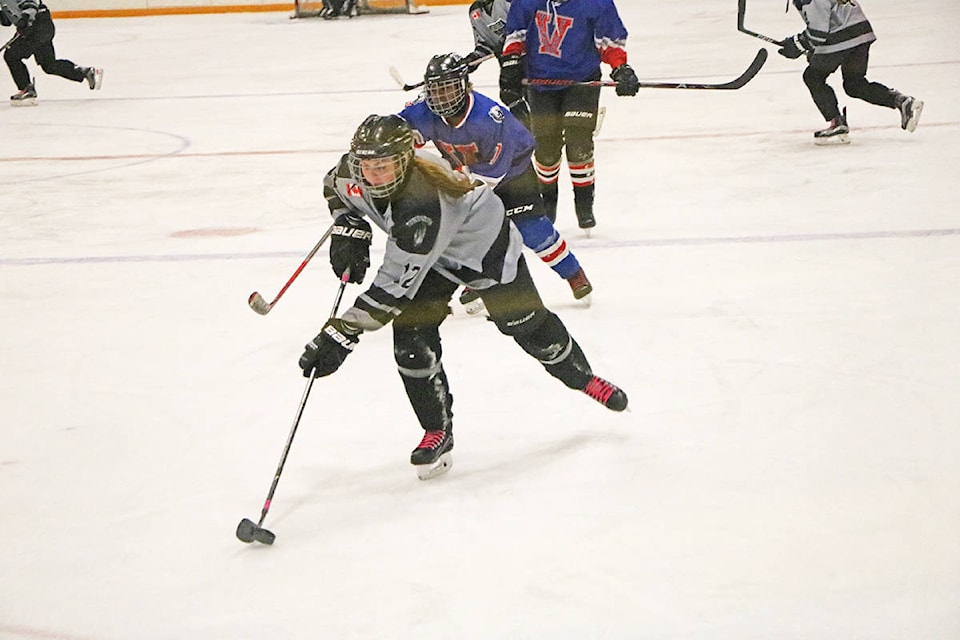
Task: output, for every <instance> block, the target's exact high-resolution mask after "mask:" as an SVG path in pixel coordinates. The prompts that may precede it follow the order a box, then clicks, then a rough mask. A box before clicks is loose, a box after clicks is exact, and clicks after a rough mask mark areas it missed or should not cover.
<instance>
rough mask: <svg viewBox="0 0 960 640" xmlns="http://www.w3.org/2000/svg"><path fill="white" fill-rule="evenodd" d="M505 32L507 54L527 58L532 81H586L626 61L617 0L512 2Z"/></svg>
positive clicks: (504, 47) (504, 52)
mask: <svg viewBox="0 0 960 640" xmlns="http://www.w3.org/2000/svg"><path fill="white" fill-rule="evenodd" d="M505 30H506V33H507V37H506V41H505V42H504V45H503V55H505V56H508V55H525V57H526V65H527V77H528V78H538V79H539V78H558V79H563V80H574V81H577V82H582V81H586V80H591V79H596V78H599V74H600V63H601V62H604V63H606V64H608V65H610V67H612V68H616V67H619V66H620V65H622V64H624V63H625V62H626V61H627V51H626V42H627V29H626V27H624V26H623V22H622V21H621V20H620V14H619V13H618V12H617V7H616V5H614V3H613V0H513V2H511V3H510V11H509V13H508V14H507V26H506V29H505Z"/></svg>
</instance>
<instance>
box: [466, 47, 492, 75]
mask: <svg viewBox="0 0 960 640" xmlns="http://www.w3.org/2000/svg"><path fill="white" fill-rule="evenodd" d="M487 55H488V54H487V53H486V52H484V51H480V50H479V49H474V50H473V51H471V52H470V53H468V54H467V55H465V56H464V57H463V64H465V65H466V66H467V68H468V69H469V70H470V71H473V70H475V69H476V68H477V65H479V64H480V61H481V60H483V59H484V58H486V57H487Z"/></svg>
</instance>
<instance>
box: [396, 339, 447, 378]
mask: <svg viewBox="0 0 960 640" xmlns="http://www.w3.org/2000/svg"><path fill="white" fill-rule="evenodd" d="M442 355H443V352H442V349H441V348H440V333H439V332H438V331H437V330H436V329H433V330H432V331H418V330H400V331H395V332H394V337H393V359H394V360H395V361H396V363H397V369H398V370H399V371H400V375H401V376H404V377H406V378H429V377H431V376H433V375H436V374H437V373H439V372H440V371H441V370H442V369H443V367H442V365H441V363H440V358H441V356H442Z"/></svg>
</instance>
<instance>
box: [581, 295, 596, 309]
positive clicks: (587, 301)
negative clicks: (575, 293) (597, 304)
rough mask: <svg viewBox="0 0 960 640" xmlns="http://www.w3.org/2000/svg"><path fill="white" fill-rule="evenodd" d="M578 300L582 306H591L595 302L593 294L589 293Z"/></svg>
mask: <svg viewBox="0 0 960 640" xmlns="http://www.w3.org/2000/svg"><path fill="white" fill-rule="evenodd" d="M577 302H578V303H579V304H580V306H582V307H587V308H589V307H590V305H592V304H593V294H592V293H588V294H587V295H585V296H583V297H582V298H580V299H579V300H577Z"/></svg>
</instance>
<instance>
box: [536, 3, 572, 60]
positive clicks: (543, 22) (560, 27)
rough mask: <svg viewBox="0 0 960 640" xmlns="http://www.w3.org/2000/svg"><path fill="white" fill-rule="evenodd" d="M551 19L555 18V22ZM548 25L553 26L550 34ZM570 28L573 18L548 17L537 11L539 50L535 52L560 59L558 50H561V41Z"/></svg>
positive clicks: (544, 13) (548, 15) (546, 14)
mask: <svg viewBox="0 0 960 640" xmlns="http://www.w3.org/2000/svg"><path fill="white" fill-rule="evenodd" d="M552 18H556V21H555V22H554V20H553V19H552ZM550 23H553V25H554V28H553V31H552V32H551V30H550ZM571 26H573V18H570V17H567V16H560V15H557V14H553V15H550V14H549V13H547V12H546V11H537V32H538V33H539V34H540V48H539V49H538V50H537V52H538V53H542V54H544V55H548V56H553V57H555V58H559V57H561V55H562V54H561V52H560V50H561V49H562V48H563V39H564V38H565V37H566V36H567V30H568V29H570V27H571Z"/></svg>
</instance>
